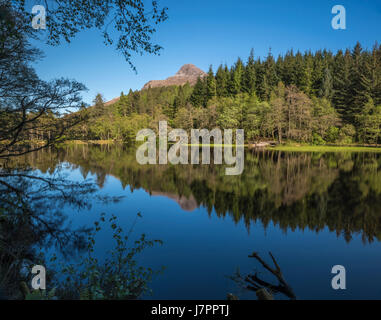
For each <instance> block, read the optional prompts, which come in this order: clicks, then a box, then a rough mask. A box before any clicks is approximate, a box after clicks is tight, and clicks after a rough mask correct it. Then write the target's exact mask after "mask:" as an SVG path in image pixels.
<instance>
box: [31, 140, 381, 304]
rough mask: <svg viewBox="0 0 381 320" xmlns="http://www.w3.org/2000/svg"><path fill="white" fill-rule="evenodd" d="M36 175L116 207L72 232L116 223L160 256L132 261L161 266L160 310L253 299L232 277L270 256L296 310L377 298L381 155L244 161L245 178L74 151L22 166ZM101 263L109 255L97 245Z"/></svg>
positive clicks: (106, 237)
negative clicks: (64, 178) (230, 296)
mask: <svg viewBox="0 0 381 320" xmlns="http://www.w3.org/2000/svg"><path fill="white" fill-rule="evenodd" d="M25 159H26V160H27V162H28V163H29V164H30V165H31V166H32V167H33V168H35V169H38V170H40V171H41V172H42V173H44V174H48V175H49V174H51V173H52V172H54V171H57V170H60V171H62V172H64V173H66V174H67V175H68V177H69V179H71V180H75V181H83V180H84V179H85V178H87V179H93V180H95V181H96V184H97V186H98V188H99V190H100V192H101V193H102V194H105V195H111V196H123V197H124V198H123V199H122V200H121V201H120V202H118V203H112V204H110V203H109V204H102V203H100V202H94V203H93V204H92V208H91V209H90V210H85V209H84V210H81V211H79V212H78V211H72V210H69V209H68V211H67V214H68V217H69V220H70V221H71V222H72V224H73V226H82V225H84V226H92V225H93V222H94V221H95V220H97V219H98V218H99V215H100V213H102V212H106V213H110V214H115V215H117V216H118V218H119V222H120V224H121V226H122V227H124V228H125V229H127V230H128V229H129V227H130V225H131V224H132V222H133V221H134V219H135V217H136V213H137V212H141V213H142V215H143V218H142V219H140V220H139V222H138V223H137V225H136V227H135V229H134V234H136V235H139V234H141V233H145V234H146V235H147V237H148V238H155V239H161V240H163V241H164V245H163V246H157V247H154V248H150V249H148V250H146V251H144V253H143V254H142V255H141V256H140V259H139V262H140V263H141V264H142V265H144V266H149V267H153V268H159V267H160V266H165V267H166V269H165V271H164V273H163V274H161V275H159V276H158V277H156V278H155V279H154V281H153V282H152V283H151V287H152V289H153V295H152V296H149V297H147V298H158V299H225V298H226V294H227V293H228V292H233V293H235V294H237V295H239V296H240V297H242V298H254V295H251V294H250V293H248V292H244V291H241V290H239V288H238V287H237V286H236V285H235V283H234V282H233V281H232V280H230V279H229V278H228V276H230V275H232V274H233V273H234V272H235V271H236V270H237V268H239V269H240V270H241V272H242V273H245V272H246V273H247V272H250V271H253V270H257V271H258V272H263V273H264V274H265V272H264V270H263V269H262V268H261V266H260V265H259V264H258V263H257V262H256V261H254V260H253V259H249V258H248V255H249V254H251V253H252V252H254V251H256V252H258V253H260V254H261V256H262V257H263V258H265V259H266V260H268V256H267V253H268V252H269V251H271V252H272V253H273V254H274V256H275V257H276V259H277V260H278V263H279V264H280V266H281V268H282V271H283V274H284V277H285V278H286V280H287V281H288V283H289V284H290V285H291V286H292V288H293V289H294V292H295V293H296V295H297V297H298V298H300V299H342V298H360V299H363V298H372V299H381V245H380V239H381V155H379V154H374V153H344V152H343V153H285V152H275V151H262V152H254V151H250V150H246V152H245V169H244V172H243V174H242V175H241V176H226V175H225V174H224V172H225V170H224V169H225V168H224V166H218V165H198V166H197V165H187V166H185V165H177V166H172V165H165V166H159V165H157V166H148V165H147V166H142V165H139V164H138V163H137V162H136V161H135V151H134V150H130V151H129V150H128V149H126V148H123V147H118V146H86V145H77V146H72V147H67V148H64V149H60V150H58V151H53V150H45V151H41V152H38V153H35V154H32V155H30V156H28V157H27V158H25ZM98 243H99V248H98V254H99V255H100V256H102V254H103V252H105V251H107V250H108V249H110V248H111V246H112V244H113V240H112V237H111V233H110V232H108V231H103V232H101V234H100V239H99V242H98ZM334 265H343V266H345V268H346V271H347V290H345V291H334V290H333V289H332V287H331V279H332V277H333V275H332V274H331V269H332V267H333V266H334Z"/></svg>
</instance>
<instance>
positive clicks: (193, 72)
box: [143, 63, 206, 89]
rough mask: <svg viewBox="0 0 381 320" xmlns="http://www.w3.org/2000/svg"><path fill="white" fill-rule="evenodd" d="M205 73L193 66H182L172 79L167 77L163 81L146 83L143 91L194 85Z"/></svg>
mask: <svg viewBox="0 0 381 320" xmlns="http://www.w3.org/2000/svg"><path fill="white" fill-rule="evenodd" d="M205 76H206V73H205V72H204V71H202V70H201V69H199V68H197V67H196V66H195V65H193V64H190V63H188V64H184V65H183V66H182V67H181V68H180V70H179V71H177V72H176V74H175V75H174V76H172V77H169V78H167V79H165V80H151V81H149V82H147V83H146V84H145V85H144V87H143V89H148V88H150V87H151V88H155V87H168V86H174V85H176V86H179V85H184V84H186V83H189V84H190V85H194V84H196V82H197V79H198V78H202V77H205Z"/></svg>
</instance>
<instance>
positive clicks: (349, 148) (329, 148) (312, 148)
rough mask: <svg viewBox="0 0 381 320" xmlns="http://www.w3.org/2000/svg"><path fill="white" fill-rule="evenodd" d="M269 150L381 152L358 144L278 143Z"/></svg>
mask: <svg viewBox="0 0 381 320" xmlns="http://www.w3.org/2000/svg"><path fill="white" fill-rule="evenodd" d="M267 149H268V150H277V151H288V152H380V153H381V148H377V147H361V146H359V147H356V146H311V145H278V146H275V147H268V148H267Z"/></svg>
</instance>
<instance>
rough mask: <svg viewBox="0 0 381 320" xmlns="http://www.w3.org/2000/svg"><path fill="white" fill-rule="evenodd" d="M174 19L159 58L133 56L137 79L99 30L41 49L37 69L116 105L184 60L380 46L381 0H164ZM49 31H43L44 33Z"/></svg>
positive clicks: (165, 29)
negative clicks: (339, 21)
mask: <svg viewBox="0 0 381 320" xmlns="http://www.w3.org/2000/svg"><path fill="white" fill-rule="evenodd" d="M159 3H160V4H161V5H162V6H167V7H168V8H169V10H168V15H169V19H168V20H167V21H166V22H164V23H163V24H161V25H159V26H158V30H157V33H156V35H155V36H154V41H155V42H157V43H158V44H160V45H161V46H163V48H164V49H163V50H162V52H161V55H160V56H155V55H148V54H146V55H143V56H134V57H133V63H134V64H135V66H136V67H137V70H138V74H135V73H134V71H133V70H132V69H131V68H130V66H129V65H128V63H126V61H125V60H124V58H123V56H122V55H121V54H120V53H118V52H117V51H116V50H115V49H114V48H113V47H108V46H105V45H104V44H103V37H102V35H101V33H100V32H99V31H98V30H89V31H85V32H82V33H80V34H79V35H77V37H76V38H75V39H74V40H73V41H72V42H71V43H70V44H66V43H65V44H61V45H60V46H58V47H49V46H46V45H42V44H40V47H41V49H42V50H43V51H44V52H45V58H44V59H43V60H42V61H41V62H39V63H38V64H37V65H36V69H37V72H38V74H39V75H40V76H41V78H43V79H45V80H49V79H52V78H56V77H67V78H72V79H76V80H78V81H80V82H83V83H84V84H85V85H86V86H87V87H88V89H89V91H88V92H86V93H84V94H83V97H84V100H85V101H86V102H87V103H90V102H91V101H92V99H93V98H94V96H95V94H96V93H97V92H100V93H102V94H103V95H104V97H105V99H106V100H110V99H112V98H114V97H117V96H119V95H120V92H121V91H124V92H128V90H129V89H130V88H132V89H133V90H136V89H140V88H141V87H142V86H143V85H144V84H145V83H146V82H148V81H149V80H156V79H165V78H167V77H168V76H171V75H173V74H174V73H176V72H177V70H178V69H179V68H180V67H181V66H182V65H183V64H185V63H193V64H195V65H196V66H198V67H199V68H201V69H203V70H205V71H207V69H208V67H209V65H210V64H212V65H213V67H214V69H216V67H217V66H218V65H219V64H221V63H227V64H228V65H229V66H230V65H231V64H233V63H234V61H235V60H236V59H237V57H238V56H240V57H241V58H242V59H244V60H246V58H247V56H248V55H249V53H250V49H251V48H254V50H255V54H256V56H260V57H264V56H266V55H267V53H268V51H269V48H271V51H272V53H273V55H274V56H277V55H278V54H281V53H285V52H286V51H287V50H289V49H291V48H293V49H294V50H301V51H304V50H309V49H311V50H316V49H323V48H326V49H331V50H333V51H336V50H337V49H343V48H347V47H353V46H354V44H355V43H356V42H357V41H360V42H361V44H362V45H363V47H365V48H371V47H372V46H373V44H374V43H375V41H379V42H381V0H336V1H331V0H314V1H312V0H308V1H302V0H287V1H285V0H266V1H256V0H242V1H237V0H235V1H234V0H219V1H215V0H203V1H202V0H159ZM337 4H340V5H344V6H345V8H346V13H347V29H346V30H334V29H333V28H332V27H331V20H332V18H333V16H334V15H333V14H332V13H331V10H332V7H333V6H334V5H337ZM40 32H43V31H40Z"/></svg>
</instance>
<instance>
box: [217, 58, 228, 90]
mask: <svg viewBox="0 0 381 320" xmlns="http://www.w3.org/2000/svg"><path fill="white" fill-rule="evenodd" d="M228 79H229V69H228V67H227V66H226V65H225V67H222V65H220V66H219V67H218V70H217V73H216V92H217V96H218V97H227V96H228Z"/></svg>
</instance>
